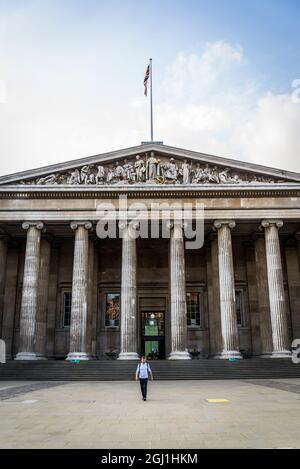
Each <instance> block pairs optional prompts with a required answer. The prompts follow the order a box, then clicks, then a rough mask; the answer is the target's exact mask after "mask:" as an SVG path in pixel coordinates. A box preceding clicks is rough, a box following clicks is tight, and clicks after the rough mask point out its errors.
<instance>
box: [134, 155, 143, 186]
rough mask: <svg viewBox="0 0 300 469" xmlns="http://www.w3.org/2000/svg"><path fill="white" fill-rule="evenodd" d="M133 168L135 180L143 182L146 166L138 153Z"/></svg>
mask: <svg viewBox="0 0 300 469" xmlns="http://www.w3.org/2000/svg"><path fill="white" fill-rule="evenodd" d="M134 169H135V174H136V182H143V180H144V174H145V172H146V168H145V163H144V161H143V160H141V157H140V155H136V161H135V163H134Z"/></svg>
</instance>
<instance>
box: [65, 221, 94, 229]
mask: <svg viewBox="0 0 300 469" xmlns="http://www.w3.org/2000/svg"><path fill="white" fill-rule="evenodd" d="M79 226H83V227H84V228H85V229H86V230H87V231H90V230H92V228H93V225H92V223H91V222H90V221H72V222H71V223H70V227H71V229H72V230H73V231H76V230H77V228H79Z"/></svg>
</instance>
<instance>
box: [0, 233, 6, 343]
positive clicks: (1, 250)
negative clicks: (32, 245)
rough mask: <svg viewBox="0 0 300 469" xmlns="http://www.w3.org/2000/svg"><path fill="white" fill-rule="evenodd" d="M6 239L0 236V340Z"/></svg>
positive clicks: (0, 336)
mask: <svg viewBox="0 0 300 469" xmlns="http://www.w3.org/2000/svg"><path fill="white" fill-rule="evenodd" d="M6 241H7V238H6V237H5V236H0V339H1V338H2V320H3V306H4V287H5V279H6V261H7V242H6Z"/></svg>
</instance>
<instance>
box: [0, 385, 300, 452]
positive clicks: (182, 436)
mask: <svg viewBox="0 0 300 469" xmlns="http://www.w3.org/2000/svg"><path fill="white" fill-rule="evenodd" d="M148 397H149V399H148V401H147V402H143V401H142V399H141V396H140V390H139V383H136V382H69V383H51V382H48V383H45V382H43V383H41V382H32V381H31V382H20V381H18V382H1V381H0V422H1V428H0V447H1V448H112V449H115V448H146V449H149V448H155V449H159V448H176V449H177V448H178V449H179V448H300V379H278V380H252V381H234V380H233V381H157V382H156V381H154V382H150V383H149V396H148ZM207 399H224V400H227V401H229V402H223V403H222V402H220V403H214V402H211V403H210V402H208V401H207Z"/></svg>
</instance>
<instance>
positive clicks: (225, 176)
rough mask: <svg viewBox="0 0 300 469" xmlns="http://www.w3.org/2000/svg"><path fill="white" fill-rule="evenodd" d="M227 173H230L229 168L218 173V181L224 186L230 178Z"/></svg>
mask: <svg viewBox="0 0 300 469" xmlns="http://www.w3.org/2000/svg"><path fill="white" fill-rule="evenodd" d="M229 171H230V169H229V168H225V169H223V171H221V172H220V173H219V180H220V183H221V184H226V183H228V182H230V181H229V179H230V177H229V174H228V173H229Z"/></svg>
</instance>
